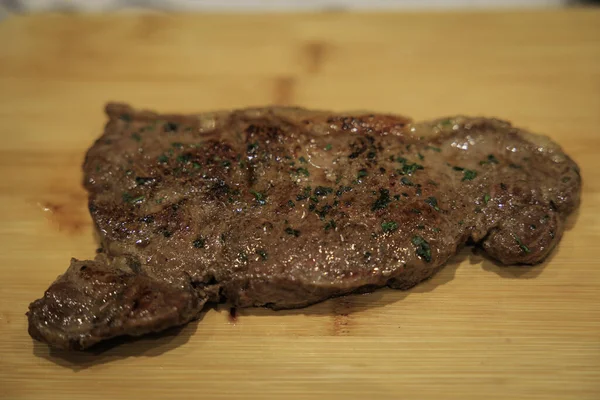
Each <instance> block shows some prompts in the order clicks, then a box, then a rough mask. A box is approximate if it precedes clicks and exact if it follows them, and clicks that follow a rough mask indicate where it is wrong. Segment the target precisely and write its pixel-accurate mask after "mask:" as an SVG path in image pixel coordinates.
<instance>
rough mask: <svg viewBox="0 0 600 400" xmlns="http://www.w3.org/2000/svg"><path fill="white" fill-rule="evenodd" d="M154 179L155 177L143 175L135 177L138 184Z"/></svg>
mask: <svg viewBox="0 0 600 400" xmlns="http://www.w3.org/2000/svg"><path fill="white" fill-rule="evenodd" d="M153 180H154V178H144V177H141V176H137V177H136V178H135V183H136V185H145V184H146V183H148V182H152V181H153Z"/></svg>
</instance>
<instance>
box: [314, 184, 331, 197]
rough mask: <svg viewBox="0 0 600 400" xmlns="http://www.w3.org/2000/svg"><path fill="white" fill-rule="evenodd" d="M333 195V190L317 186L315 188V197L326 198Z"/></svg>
mask: <svg viewBox="0 0 600 400" xmlns="http://www.w3.org/2000/svg"><path fill="white" fill-rule="evenodd" d="M331 193H333V188H330V187H326V186H317V187H316V188H315V195H317V196H327V195H328V194H331Z"/></svg>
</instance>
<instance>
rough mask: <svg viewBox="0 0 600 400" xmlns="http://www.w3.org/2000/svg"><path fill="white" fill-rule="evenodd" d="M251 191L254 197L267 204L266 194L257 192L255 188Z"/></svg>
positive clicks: (258, 201)
mask: <svg viewBox="0 0 600 400" xmlns="http://www.w3.org/2000/svg"><path fill="white" fill-rule="evenodd" d="M250 193H252V194H253V195H254V199H255V200H256V202H257V203H258V204H260V205H261V206H264V205H265V204H267V201H266V200H265V196H264V195H263V194H262V193H260V192H257V191H255V190H251V191H250Z"/></svg>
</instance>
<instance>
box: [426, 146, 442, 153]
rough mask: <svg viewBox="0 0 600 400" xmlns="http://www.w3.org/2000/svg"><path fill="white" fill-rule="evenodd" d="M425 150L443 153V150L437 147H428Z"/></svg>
mask: <svg viewBox="0 0 600 400" xmlns="http://www.w3.org/2000/svg"><path fill="white" fill-rule="evenodd" d="M425 148H426V149H427V150H433V151H437V152H438V153H439V152H441V151H442V149H440V148H439V147H435V146H426V147H425Z"/></svg>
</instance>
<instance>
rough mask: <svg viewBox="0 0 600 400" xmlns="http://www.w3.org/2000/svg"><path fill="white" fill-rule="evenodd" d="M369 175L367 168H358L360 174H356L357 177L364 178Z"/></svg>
mask: <svg viewBox="0 0 600 400" xmlns="http://www.w3.org/2000/svg"><path fill="white" fill-rule="evenodd" d="M367 175H368V172H367V170H366V169H364V168H363V169H359V170H358V174H356V177H357V178H358V179H361V178H364V177H365V176H367Z"/></svg>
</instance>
